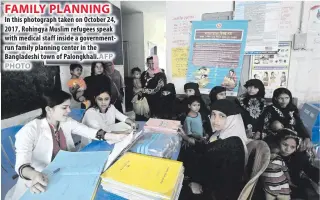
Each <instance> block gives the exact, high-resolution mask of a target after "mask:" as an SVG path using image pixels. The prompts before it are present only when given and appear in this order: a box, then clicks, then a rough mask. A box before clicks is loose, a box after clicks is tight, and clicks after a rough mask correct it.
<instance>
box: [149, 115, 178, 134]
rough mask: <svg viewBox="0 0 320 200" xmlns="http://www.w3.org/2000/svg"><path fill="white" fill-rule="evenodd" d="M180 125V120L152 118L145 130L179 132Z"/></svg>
mask: <svg viewBox="0 0 320 200" xmlns="http://www.w3.org/2000/svg"><path fill="white" fill-rule="evenodd" d="M180 126H181V123H180V121H176V120H166V119H154V118H150V119H149V120H148V121H147V122H146V124H145V126H144V130H145V131H150V132H160V133H177V131H178V128H179V127H180Z"/></svg>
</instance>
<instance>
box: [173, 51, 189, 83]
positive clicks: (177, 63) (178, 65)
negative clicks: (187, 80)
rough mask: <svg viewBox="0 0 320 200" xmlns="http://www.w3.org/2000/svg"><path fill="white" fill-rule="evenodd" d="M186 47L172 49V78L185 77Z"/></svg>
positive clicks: (186, 64) (186, 63) (186, 66)
mask: <svg viewBox="0 0 320 200" xmlns="http://www.w3.org/2000/svg"><path fill="white" fill-rule="evenodd" d="M188 49H189V48H188V47H177V48H173V49H172V53H171V61H172V63H171V66H172V76H173V77H179V78H180V77H181V78H183V77H186V75H187V69H188Z"/></svg>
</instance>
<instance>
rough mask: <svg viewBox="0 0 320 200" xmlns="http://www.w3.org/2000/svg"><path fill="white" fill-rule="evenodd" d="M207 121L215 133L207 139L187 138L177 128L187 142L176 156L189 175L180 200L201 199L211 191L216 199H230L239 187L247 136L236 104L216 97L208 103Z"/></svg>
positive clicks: (237, 193)
mask: <svg viewBox="0 0 320 200" xmlns="http://www.w3.org/2000/svg"><path fill="white" fill-rule="evenodd" d="M210 121H211V125H212V126H213V129H214V130H216V132H215V133H214V134H213V135H212V136H211V137H210V139H209V140H208V141H204V140H195V139H193V138H189V137H188V136H187V135H186V134H185V133H184V131H183V130H182V129H181V130H180V133H181V136H182V137H183V139H184V140H186V141H188V144H189V145H184V146H185V149H181V153H180V154H181V156H180V158H179V160H181V161H183V163H184V166H185V176H186V177H188V178H189V180H187V181H188V182H187V183H184V184H183V189H182V191H181V198H182V199H201V198H205V197H208V196H211V195H212V194H211V192H212V191H213V193H214V196H215V197H216V198H217V199H232V200H233V199H237V198H238V196H239V194H240V192H241V189H242V187H243V184H242V177H243V174H244V167H245V163H246V159H247V155H246V154H247V153H246V152H247V148H246V144H247V143H248V139H247V137H246V133H245V129H244V125H243V121H242V118H241V115H240V112H239V111H238V110H237V106H236V104H235V103H233V102H230V101H228V100H226V99H222V100H217V101H216V102H215V103H214V104H213V105H212V106H211V118H210ZM189 187H190V188H189ZM201 193H202V194H201ZM200 195H202V197H201V196H200ZM195 196H196V197H195Z"/></svg>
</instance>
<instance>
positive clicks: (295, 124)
mask: <svg viewBox="0 0 320 200" xmlns="http://www.w3.org/2000/svg"><path fill="white" fill-rule="evenodd" d="M275 122H277V124H278V125H280V126H281V127H284V128H289V129H291V130H294V131H296V132H297V134H298V136H299V137H301V138H302V139H303V142H302V144H301V145H300V150H306V149H310V148H312V143H311V140H310V136H309V134H308V132H307V129H306V128H305V126H304V125H303V122H302V120H301V118H300V115H299V111H298V108H297V107H296V106H295V105H294V104H293V103H292V94H291V92H290V90H288V89H286V88H278V89H276V90H275V91H274V92H273V97H272V105H269V106H267V107H266V109H265V111H264V113H263V114H262V116H261V118H260V120H259V124H258V129H257V130H258V131H259V132H260V133H262V135H261V138H262V139H264V138H265V137H266V136H268V135H270V130H273V129H274V128H273V127H272V125H273V124H274V123H275Z"/></svg>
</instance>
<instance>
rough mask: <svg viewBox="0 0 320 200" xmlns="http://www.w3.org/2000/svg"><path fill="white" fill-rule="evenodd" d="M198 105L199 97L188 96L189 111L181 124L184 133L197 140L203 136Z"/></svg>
mask: <svg viewBox="0 0 320 200" xmlns="http://www.w3.org/2000/svg"><path fill="white" fill-rule="evenodd" d="M200 107H201V106H200V99H199V97H197V96H190V97H189V98H188V108H189V113H188V115H187V117H186V119H185V121H184V125H183V127H184V131H185V133H186V134H187V135H188V136H191V137H192V138H195V139H197V140H201V139H203V137H204V130H203V125H202V118H201V114H200V113H199V110H200Z"/></svg>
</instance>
